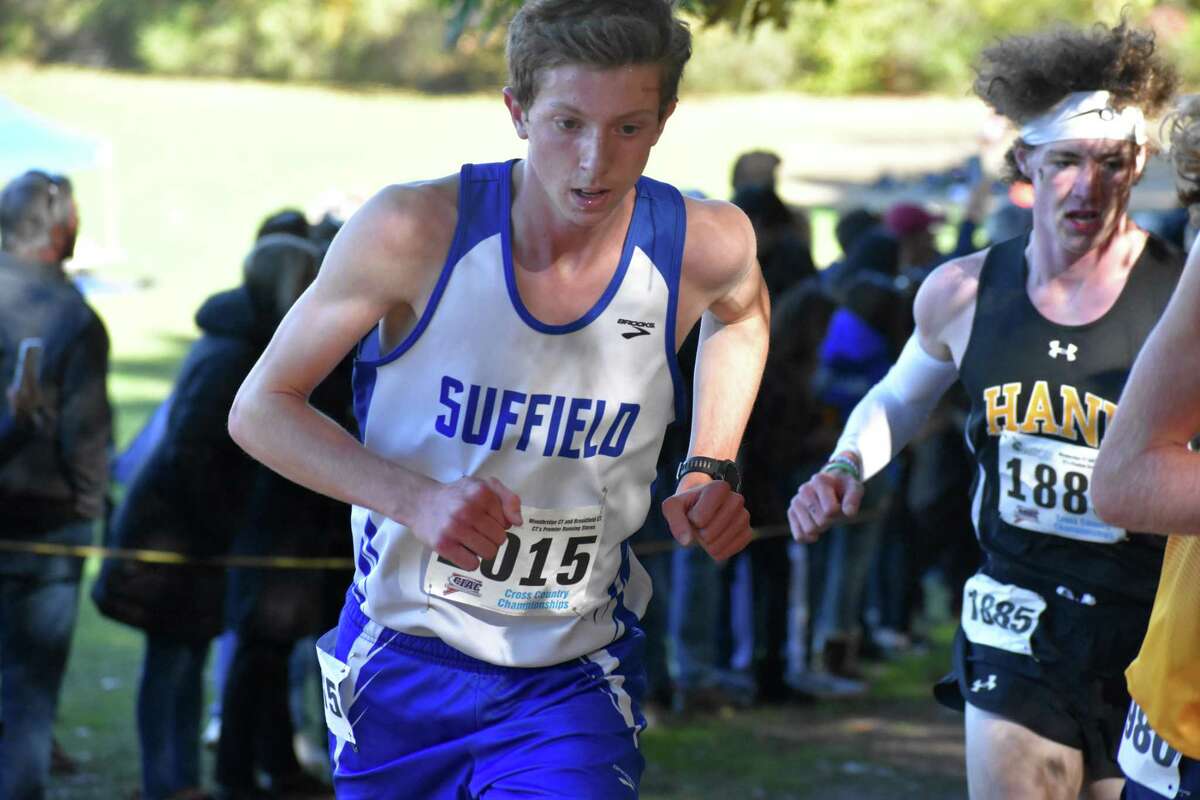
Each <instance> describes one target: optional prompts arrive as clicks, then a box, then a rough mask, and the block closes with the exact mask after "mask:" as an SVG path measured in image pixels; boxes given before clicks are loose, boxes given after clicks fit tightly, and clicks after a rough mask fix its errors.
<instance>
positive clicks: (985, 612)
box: [962, 573, 1046, 656]
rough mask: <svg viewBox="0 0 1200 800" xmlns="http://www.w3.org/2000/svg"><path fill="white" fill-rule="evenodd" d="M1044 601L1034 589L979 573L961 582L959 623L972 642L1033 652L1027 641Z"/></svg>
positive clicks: (1030, 637) (1040, 613)
mask: <svg viewBox="0 0 1200 800" xmlns="http://www.w3.org/2000/svg"><path fill="white" fill-rule="evenodd" d="M1045 610H1046V601H1045V600H1043V599H1042V596H1041V595H1040V594H1038V593H1037V592H1034V591H1032V590H1030V589H1023V588H1021V587H1020V586H1014V585H1013V584H1011V583H1000V582H999V581H997V580H995V579H993V578H991V577H990V576H988V575H984V574H982V573H980V574H978V575H972V576H971V578H970V579H969V580H968V581H967V582H966V584H965V585H964V586H963V606H962V627H963V633H965V634H966V635H967V639H969V640H970V641H971V642H972V643H973V644H982V645H987V646H988V647H995V648H997V649H999V650H1007V651H1008V652H1010V653H1020V654H1022V655H1027V656H1028V655H1033V647H1032V645H1031V644H1030V641H1031V640H1032V638H1033V632H1034V631H1035V630H1037V625H1038V620H1039V619H1040V618H1041V616H1042V612H1043V611H1045Z"/></svg>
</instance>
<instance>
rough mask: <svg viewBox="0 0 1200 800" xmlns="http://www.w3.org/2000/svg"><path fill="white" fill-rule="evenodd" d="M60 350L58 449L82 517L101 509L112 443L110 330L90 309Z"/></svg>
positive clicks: (92, 516) (90, 516)
mask: <svg viewBox="0 0 1200 800" xmlns="http://www.w3.org/2000/svg"><path fill="white" fill-rule="evenodd" d="M89 316H90V320H89V322H88V324H87V325H86V326H85V327H84V328H83V330H82V331H81V333H80V335H79V336H78V337H77V338H76V339H75V341H74V342H73V343H71V345H70V346H69V347H68V350H67V352H66V354H65V356H64V359H65V363H64V365H63V373H62V374H63V383H62V394H61V396H60V400H59V408H58V411H57V414H58V436H59V451H60V453H61V457H62V462H63V464H64V466H65V469H66V471H67V479H68V483H69V484H70V485H71V488H72V490H73V491H74V493H75V511H76V513H77V514H78V515H79V516H80V517H81V518H83V519H99V518H100V517H102V516H103V515H104V511H105V497H106V496H107V494H108V464H109V454H110V449H111V447H112V444H113V429H112V407H111V405H109V401H108V332H107V331H106V330H105V329H104V323H103V322H101V321H100V318H99V317H97V316H96V315H95V314H94V313H89Z"/></svg>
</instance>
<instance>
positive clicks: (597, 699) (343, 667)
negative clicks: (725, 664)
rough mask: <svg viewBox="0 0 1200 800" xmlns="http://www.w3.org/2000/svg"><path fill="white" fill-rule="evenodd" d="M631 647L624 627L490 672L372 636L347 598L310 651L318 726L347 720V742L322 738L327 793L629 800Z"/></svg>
mask: <svg viewBox="0 0 1200 800" xmlns="http://www.w3.org/2000/svg"><path fill="white" fill-rule="evenodd" d="M644 647H645V637H644V635H643V634H642V632H641V630H640V629H638V628H630V629H629V631H628V633H626V635H625V636H623V637H622V638H621V639H619V640H618V641H616V642H614V643H613V644H612V645H610V646H609V647H606V648H604V649H601V650H597V651H596V652H594V653H591V654H589V655H587V656H584V657H582V658H575V659H571V660H570V661H567V662H564V663H562V664H557V665H555V666H550V667H539V668H520V667H501V666H496V665H494V664H489V663H487V662H484V661H479V660H477V659H474V658H471V657H470V656H467V655H465V654H463V653H461V652H459V651H458V650H455V649H454V648H452V647H450V646H449V645H447V644H445V643H444V642H442V641H441V640H440V639H437V638H433V637H423V636H411V635H408V634H404V633H400V632H398V631H393V630H390V629H388V628H385V627H383V626H381V625H378V624H376V623H374V622H372V621H371V620H370V619H368V618H367V616H366V615H364V614H363V613H362V612H361V611H360V610H359V609H358V607H357V605H355V604H354V603H353V602H350V603H347V605H346V606H345V607H344V608H343V610H342V616H341V621H340V623H339V625H338V627H337V628H336V629H335V630H334V631H330V632H329V634H326V636H325V637H323V638H322V640H321V642H320V643H319V644H318V649H319V650H324V651H325V653H324V654H323V655H322V660H323V664H322V672H323V680H322V682H323V685H324V693H325V696H326V719H327V721H329V722H330V730H331V731H335V730H339V728H338V727H337V726H339V725H344V724H346V723H348V724H349V736H352V737H353V739H354V742H353V743H350V742H349V741H348V740H347V739H348V737H344V736H339V735H335V733H331V734H330V737H329V741H330V753H331V755H332V763H333V783H334V789H335V791H336V793H337V796H338V798H339V800H359V798H362V800H391V799H392V798H396V799H397V800H399V799H400V798H413V799H414V800H474V799H475V798H479V800H510V798H511V800H517V799H518V798H520V799H521V800H525V799H526V798H529V799H532V798H558V799H560V800H567V799H568V798H570V800H590V799H594V800H626V798H636V797H637V796H638V784H639V781H640V780H641V775H642V769H643V768H644V766H645V760H644V759H643V758H642V754H641V751H640V750H639V749H638V734H639V733H640V732H641V731H642V730H643V729H644V728H645V727H646V720H645V717H644V716H642V713H641V708H640V706H641V700H642V697H643V695H644V693H645V688H646V678H645V671H644V666H643V658H642V655H643V650H644ZM329 655H332V656H333V657H334V658H335V659H336V662H340V663H336V664H333V662H328V663H326V662H327V660H328V657H329ZM330 664H333V666H332V667H330ZM326 667H330V669H333V670H335V671H334V672H332V673H331V672H329V671H327V669H326ZM343 676H344V677H343ZM331 698H332V699H331ZM331 710H332V715H333V716H332V717H331ZM343 720H344V721H343Z"/></svg>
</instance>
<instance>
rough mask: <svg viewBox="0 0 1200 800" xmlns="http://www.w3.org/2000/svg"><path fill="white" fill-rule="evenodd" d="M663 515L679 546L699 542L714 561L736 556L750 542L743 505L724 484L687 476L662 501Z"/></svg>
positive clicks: (744, 506) (739, 496) (743, 501)
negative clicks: (670, 494)
mask: <svg viewBox="0 0 1200 800" xmlns="http://www.w3.org/2000/svg"><path fill="white" fill-rule="evenodd" d="M662 512H663V516H664V517H665V518H666V520H667V524H668V525H669V526H670V527H671V535H672V536H674V537H675V539H676V540H677V541H678V542H679V543H680V544H682V545H684V546H687V545H690V544H691V543H692V542H699V543H700V546H701V547H703V548H704V550H705V552H707V553H708V554H709V555H710V556H712V557H713V559H714V560H716V561H724V560H725V559H727V558H729V557H730V556H733V555H736V554H737V553H739V552H741V550H742V548H744V547H745V546H746V545H747V544H749V542H750V538H751V531H750V512H748V511H747V510H746V501H745V500H744V499H743V498H742V496H741V495H740V494H738V493H737V492H735V491H733V487H731V486H730V485H729V484H728V483H726V482H725V481H715V480H713V479H712V478H710V477H708V476H707V475H703V474H701V473H697V472H691V473H688V474H687V475H684V476H683V480H682V481H680V482H679V488H678V489H676V490H675V494H673V495H672V496H670V497H668V498H667V499H666V500H664V501H663V504H662Z"/></svg>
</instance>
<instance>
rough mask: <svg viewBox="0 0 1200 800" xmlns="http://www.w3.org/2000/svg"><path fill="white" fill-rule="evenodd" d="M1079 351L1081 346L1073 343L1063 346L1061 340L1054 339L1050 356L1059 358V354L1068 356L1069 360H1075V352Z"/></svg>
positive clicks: (1051, 343)
mask: <svg viewBox="0 0 1200 800" xmlns="http://www.w3.org/2000/svg"><path fill="white" fill-rule="evenodd" d="M1078 351H1079V348H1078V347H1076V346H1075V345H1073V344H1069V345H1067V346H1066V347H1063V346H1062V343H1061V342H1059V341H1058V339H1055V340H1054V341H1052V342H1050V357H1051V358H1058V357H1059V356H1066V357H1067V361H1074V360H1075V353H1077V352H1078Z"/></svg>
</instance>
